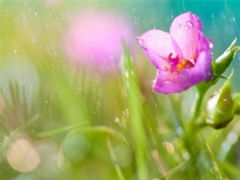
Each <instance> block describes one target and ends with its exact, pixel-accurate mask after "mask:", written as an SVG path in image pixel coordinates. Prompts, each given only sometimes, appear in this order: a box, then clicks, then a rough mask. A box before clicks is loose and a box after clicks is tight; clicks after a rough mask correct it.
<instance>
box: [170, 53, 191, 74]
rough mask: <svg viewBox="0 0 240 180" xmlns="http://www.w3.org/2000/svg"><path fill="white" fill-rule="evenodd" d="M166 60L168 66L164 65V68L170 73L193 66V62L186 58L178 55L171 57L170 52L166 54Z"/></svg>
mask: <svg viewBox="0 0 240 180" xmlns="http://www.w3.org/2000/svg"><path fill="white" fill-rule="evenodd" d="M167 62H168V64H169V66H165V69H166V70H169V71H170V72H172V73H173V72H180V71H182V70H183V69H185V68H191V67H193V66H194V64H193V63H192V62H191V61H190V60H188V59H184V58H179V56H178V55H177V56H176V57H172V53H170V54H169V55H168V58H167Z"/></svg>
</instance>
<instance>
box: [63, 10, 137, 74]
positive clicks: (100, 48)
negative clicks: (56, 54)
mask: <svg viewBox="0 0 240 180" xmlns="http://www.w3.org/2000/svg"><path fill="white" fill-rule="evenodd" d="M133 37H134V36H133V29H132V28H131V26H130V25H129V24H128V22H127V20H126V19H125V18H123V17H122V16H120V15H119V14H117V13H108V12H104V11H101V10H94V9H88V10H84V11H82V12H80V13H78V14H77V15H76V16H74V17H73V18H72V20H71V21H70V23H69V27H68V28H67V31H66V33H65V37H64V51H65V54H66V56H67V57H68V59H70V60H72V61H74V62H77V63H81V64H85V65H88V66H91V67H93V66H94V67H95V68H97V69H101V70H104V71H105V70H108V69H113V68H115V67H116V65H117V64H118V62H119V60H120V56H121V54H122V43H123V42H125V43H127V44H128V45H130V46H131V45H132V42H133Z"/></svg>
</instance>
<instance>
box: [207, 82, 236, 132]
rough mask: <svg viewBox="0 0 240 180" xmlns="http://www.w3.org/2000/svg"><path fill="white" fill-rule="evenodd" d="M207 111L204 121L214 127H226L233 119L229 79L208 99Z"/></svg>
mask: <svg viewBox="0 0 240 180" xmlns="http://www.w3.org/2000/svg"><path fill="white" fill-rule="evenodd" d="M207 112H208V118H207V122H206V123H207V124H208V125H210V126H212V127H213V128H215V129H220V128H224V127H226V126H227V125H228V123H229V122H230V121H231V120H232V119H233V116H234V113H235V104H234V101H233V99H232V95H231V87H230V82H229V80H227V81H226V82H225V84H224V85H223V87H222V88H221V89H219V90H218V91H216V93H215V94H214V95H213V96H212V97H211V98H210V99H209V100H208V103H207Z"/></svg>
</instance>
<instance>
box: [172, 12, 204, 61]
mask: <svg viewBox="0 0 240 180" xmlns="http://www.w3.org/2000/svg"><path fill="white" fill-rule="evenodd" d="M200 32H202V23H201V20H200V19H199V18H198V17H197V16H196V15H194V14H192V13H190V12H187V13H184V14H182V15H180V16H178V17H176V18H175V19H174V20H173V22H172V24H171V27H170V34H171V36H172V37H173V38H174V39H175V40H176V42H177V44H178V46H179V48H180V49H181V51H182V54H183V58H186V59H191V58H193V57H194V56H195V55H196V49H197V42H198V38H199V37H198V36H199V33H200Z"/></svg>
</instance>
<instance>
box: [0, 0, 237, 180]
mask: <svg viewBox="0 0 240 180" xmlns="http://www.w3.org/2000/svg"><path fill="white" fill-rule="evenodd" d="M85 7H93V8H96V7H97V8H99V9H102V10H103V11H106V12H108V11H118V12H121V13H122V14H124V15H125V16H126V17H128V19H129V21H130V22H131V25H132V26H134V29H135V36H139V35H141V34H142V33H143V32H145V31H147V30H150V29H153V28H157V29H162V30H165V31H168V30H169V26H170V24H171V21H172V20H173V18H174V17H176V16H178V15H179V14H181V13H184V12H187V11H191V12H192V13H195V14H197V15H198V16H199V17H200V18H201V20H202V22H203V31H204V33H205V34H206V36H207V37H210V38H211V39H212V40H213V41H214V47H213V50H212V52H213V57H214V58H217V57H218V56H219V55H220V54H221V53H222V52H223V51H224V50H225V49H226V48H227V47H228V46H229V44H230V43H231V42H232V40H233V39H234V38H238V39H240V19H239V17H240V10H239V9H240V1H239V0H219V1H217V0H196V1H195V0H172V1H171V0H154V1H152V0H88V1H87V0H86V1H84V0H79V1H78V0H58V1H57V0H55V2H54V1H53V0H52V2H50V0H49V1H48V0H0V125H1V126H0V127H1V128H0V179H1V180H8V179H11V180H35V179H40V180H42V179H43V180H45V179H47V180H48V179H53V180H56V179H64V180H65V179H81V180H95V179H98V180H115V179H120V180H124V179H126V180H128V179H129V180H135V179H146V180H148V179H149V180H150V179H151V180H157V179H187V178H189V179H224V178H228V179H239V177H240V168H239V164H240V154H239V153H240V151H239V135H240V131H239V127H240V124H239V122H238V119H239V118H238V117H236V118H235V119H234V121H233V122H232V123H231V124H230V125H229V126H228V127H227V128H225V129H223V130H219V131H215V130H213V129H211V128H207V129H204V130H203V133H202V134H201V136H202V137H203V138H202V139H205V140H203V142H197V143H196V142H191V137H188V141H186V139H185V137H184V134H185V132H184V125H183V124H182V123H184V122H185V121H186V120H187V118H188V117H189V109H190V108H191V106H192V103H193V95H194V92H193V89H190V90H188V91H186V92H184V93H182V94H177V95H169V96H166V95H161V94H156V93H155V92H152V90H151V86H152V80H153V79H154V76H155V68H154V67H153V66H152V65H151V63H150V62H149V61H148V60H147V59H146V57H145V56H144V54H143V52H142V51H141V50H140V48H139V46H138V44H137V41H136V42H135V41H134V46H135V51H134V52H132V53H131V52H130V54H132V56H133V57H130V55H129V53H127V52H126V53H125V56H123V57H122V61H124V62H125V63H123V64H125V65H123V66H122V67H120V68H119V69H118V70H117V72H115V73H114V74H111V75H103V74H101V73H99V74H98V73H92V72H90V73H89V72H88V71H87V70H86V69H84V67H72V66H71V65H69V63H68V61H69V60H68V59H67V58H66V57H65V55H64V52H62V45H61V43H62V40H63V36H64V32H65V31H66V28H67V24H68V22H69V20H70V19H71V17H72V16H73V14H74V13H75V12H78V11H81V10H82V9H84V8H85ZM134 39H135V37H134ZM238 44H239V43H238ZM131 59H133V64H132V63H131ZM239 66H240V55H237V56H236V57H235V60H234V62H233V64H232V66H231V68H230V69H229V72H230V71H231V70H232V69H233V70H234V77H233V80H232V83H233V91H236V92H237V91H239V90H240V86H239V82H240V72H239V71H238V67H239ZM132 72H133V73H132ZM229 72H227V73H226V74H225V76H227V74H228V73H229ZM128 73H129V74H131V75H130V78H129V77H128V76H129V74H128ZM221 83H222V82H220V83H219V84H218V85H216V87H218V86H220V85H221ZM214 90H216V88H215V89H214V88H213V89H212V91H214ZM186 142H188V143H189V142H190V143H189V144H188V143H186ZM194 144H195V145H194ZM196 144H197V145H196ZM199 144H201V145H199ZM196 149H197V150H198V152H195V151H196ZM195 155H196V157H194V158H192V156H195ZM192 161H194V162H193V163H192ZM193 164H195V165H194V166H193Z"/></svg>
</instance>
